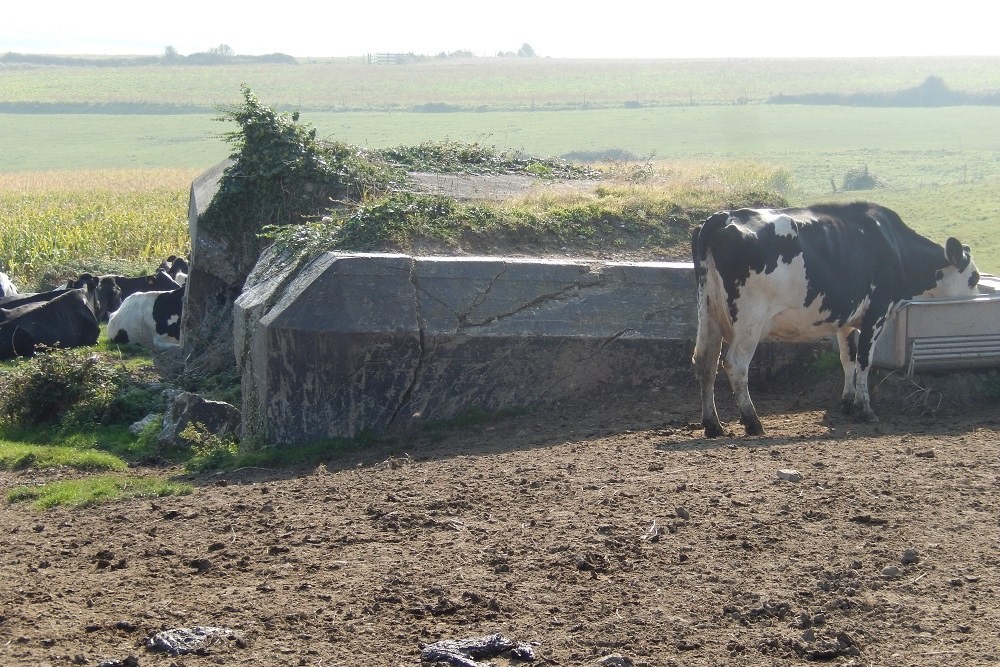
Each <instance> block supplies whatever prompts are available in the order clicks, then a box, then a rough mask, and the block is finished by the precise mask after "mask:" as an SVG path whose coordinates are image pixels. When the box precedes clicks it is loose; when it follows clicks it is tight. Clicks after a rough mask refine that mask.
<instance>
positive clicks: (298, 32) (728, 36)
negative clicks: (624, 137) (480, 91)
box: [0, 0, 1000, 58]
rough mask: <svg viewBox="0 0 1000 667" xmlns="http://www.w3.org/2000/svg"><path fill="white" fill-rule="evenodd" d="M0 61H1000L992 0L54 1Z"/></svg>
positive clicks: (1, 25)
mask: <svg viewBox="0 0 1000 667" xmlns="http://www.w3.org/2000/svg"><path fill="white" fill-rule="evenodd" d="M4 5H5V6H4V9H3V12H2V16H0V54H2V53H6V52H8V51H14V52H19V53H50V54H108V55H125V54H134V55H162V54H163V52H164V50H165V48H166V47H167V46H172V47H174V48H175V49H176V50H177V52H178V53H180V54H181V55H188V54H191V53H195V52H198V51H207V50H209V49H211V48H215V47H217V46H219V45H221V44H225V45H227V46H229V47H231V48H232V49H233V51H235V52H236V53H237V54H241V55H261V54H265V53H275V52H278V53H286V54H289V55H293V56H297V57H306V56H312V57H324V56H344V55H363V54H366V53H378V52H397V53H409V52H412V53H416V54H425V55H435V54H437V53H440V52H442V51H444V52H452V51H459V50H463V51H471V52H473V53H474V54H475V55H477V56H492V55H495V54H496V53H497V52H498V51H517V50H518V49H519V48H520V47H521V45H522V44H529V45H531V47H532V48H533V49H534V51H535V54H536V55H538V56H542V57H553V58H687V57H692V58H694V57H698V58H702V57H707V58H712V57H718V58H743V57H746V58H757V57H843V56H918V55H933V56H941V55H945V56H946V55H1000V40H998V39H997V37H996V31H997V28H996V25H997V16H998V13H997V10H996V7H995V5H993V3H992V2H990V0H950V1H949V2H940V3H933V4H932V3H931V2H915V1H914V0H905V1H904V0H831V1H830V2H822V1H819V0H681V1H680V2H678V1H677V0H659V1H652V2H639V1H636V0H621V1H620V2H606V1H605V2H599V3H597V2H585V1H584V0H574V1H573V2H565V1H563V0H558V1H555V0H532V1H530V2H529V1H526V0H500V1H494V2H490V3H481V2H477V1H476V0H369V1H367V2H365V1H364V0H347V1H344V0H332V1H331V0H327V1H326V2H318V3H311V2H273V1H272V2H267V3H264V2H254V0H242V1H240V2H233V1H231V0H221V1H220V0H198V1H197V2H194V1H192V0H166V1H163V2H154V3H148V2H137V1H136V0H129V1H128V2H125V1H122V0H91V1H90V2H81V1H80V0H49V1H48V2H38V3H37V4H36V3H35V2H30V1H27V0H11V1H9V2H5V3H4Z"/></svg>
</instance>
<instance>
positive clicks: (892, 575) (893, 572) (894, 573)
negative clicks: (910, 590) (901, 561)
mask: <svg viewBox="0 0 1000 667" xmlns="http://www.w3.org/2000/svg"><path fill="white" fill-rule="evenodd" d="M902 573H903V571H902V570H900V569H899V568H898V567H896V566H895V565H889V566H888V567H883V568H882V576H883V577H885V578H886V579H897V578H898V577H899V575H901V574H902Z"/></svg>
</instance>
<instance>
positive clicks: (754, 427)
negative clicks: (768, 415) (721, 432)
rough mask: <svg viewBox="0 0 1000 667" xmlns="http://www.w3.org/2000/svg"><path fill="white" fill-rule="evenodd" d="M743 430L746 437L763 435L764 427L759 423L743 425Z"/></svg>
mask: <svg viewBox="0 0 1000 667" xmlns="http://www.w3.org/2000/svg"><path fill="white" fill-rule="evenodd" d="M743 429H744V430H745V431H746V433H747V435H764V427H763V426H761V423H760V422H756V423H752V424H743Z"/></svg>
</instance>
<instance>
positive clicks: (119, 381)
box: [0, 348, 158, 428]
mask: <svg viewBox="0 0 1000 667" xmlns="http://www.w3.org/2000/svg"><path fill="white" fill-rule="evenodd" d="M157 400H158V392H156V391H155V390H153V389H149V388H142V387H141V386H139V385H137V384H135V383H132V382H131V381H130V376H129V372H128V370H127V369H126V368H125V367H124V366H123V365H121V364H117V363H114V362H110V361H108V360H107V359H106V358H104V357H102V356H100V355H99V354H97V353H95V352H93V351H88V350H83V349H80V348H75V349H66V350H63V349H48V350H45V351H43V352H42V353H41V354H38V355H37V356H35V358H34V359H32V360H30V361H23V362H21V363H18V364H17V365H15V366H14V368H13V369H12V370H10V371H9V372H8V373H7V375H6V377H5V378H4V381H3V383H2V384H0V423H3V424H4V425H6V426H12V427H27V428H33V427H37V426H46V425H50V424H59V425H60V426H62V427H66V428H72V427H74V426H78V427H87V426H94V425H98V424H104V425H109V424H122V423H130V422H131V421H135V420H136V419H139V418H141V417H143V416H145V414H146V413H147V412H149V411H150V409H151V408H152V406H154V405H155V403H156V401H157Z"/></svg>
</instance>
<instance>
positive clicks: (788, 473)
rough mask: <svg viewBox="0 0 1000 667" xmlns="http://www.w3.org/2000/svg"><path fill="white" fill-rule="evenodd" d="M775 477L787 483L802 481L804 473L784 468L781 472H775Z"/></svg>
mask: <svg viewBox="0 0 1000 667" xmlns="http://www.w3.org/2000/svg"><path fill="white" fill-rule="evenodd" d="M774 476H775V477H777V478H778V479H781V480H784V481H786V482H801V481H802V473H800V472H799V471H798V470H793V469H791V468H782V469H781V470H778V471H777V472H775V473H774Z"/></svg>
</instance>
